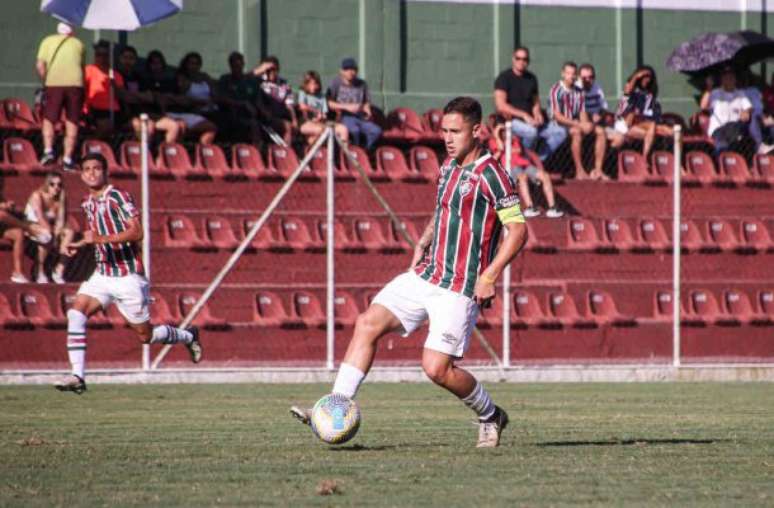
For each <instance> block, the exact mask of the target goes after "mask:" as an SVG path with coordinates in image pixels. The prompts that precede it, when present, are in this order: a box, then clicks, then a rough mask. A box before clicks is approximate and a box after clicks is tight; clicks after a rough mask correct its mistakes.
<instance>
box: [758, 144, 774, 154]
mask: <svg viewBox="0 0 774 508" xmlns="http://www.w3.org/2000/svg"><path fill="white" fill-rule="evenodd" d="M773 150H774V145H767V144H766V143H761V145H760V146H759V147H758V153H759V154H761V155H765V154H767V153H769V152H771V151H773Z"/></svg>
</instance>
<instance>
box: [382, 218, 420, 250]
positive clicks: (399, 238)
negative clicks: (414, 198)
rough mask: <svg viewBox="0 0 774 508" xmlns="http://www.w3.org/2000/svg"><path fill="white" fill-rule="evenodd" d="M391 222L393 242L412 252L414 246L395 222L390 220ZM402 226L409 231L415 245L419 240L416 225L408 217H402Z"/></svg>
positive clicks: (391, 238)
mask: <svg viewBox="0 0 774 508" xmlns="http://www.w3.org/2000/svg"><path fill="white" fill-rule="evenodd" d="M389 223H390V240H391V241H392V243H393V244H395V245H396V246H398V247H399V248H400V249H402V250H404V251H406V252H411V251H412V250H413V249H414V248H413V247H412V246H411V245H410V244H409V242H408V241H406V237H405V236H404V235H403V234H402V233H401V231H400V230H399V228H398V226H397V225H396V224H395V222H394V221H392V220H390V221H389ZM400 227H401V228H403V229H404V230H405V231H406V233H408V235H409V238H411V240H412V241H413V242H414V245H416V243H417V241H418V240H419V231H417V227H416V225H415V224H414V223H413V222H412V221H410V220H408V219H401V221H400Z"/></svg>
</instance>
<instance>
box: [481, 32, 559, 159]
mask: <svg viewBox="0 0 774 508" xmlns="http://www.w3.org/2000/svg"><path fill="white" fill-rule="evenodd" d="M528 66H529V49H527V48H525V47H518V48H516V49H515V50H514V51H513V56H512V57H511V68H510V69H506V70H504V71H503V72H501V73H500V74H499V75H498V76H497V79H495V83H494V88H495V90H494V103H495V110H496V111H497V113H498V114H499V115H500V116H502V117H503V118H506V119H510V120H513V122H512V123H511V125H512V127H511V128H512V129H513V133H514V134H515V135H516V136H519V137H520V138H521V140H522V142H523V143H524V146H525V147H526V148H528V149H530V150H532V149H533V148H534V147H535V142H536V141H537V138H538V137H540V138H541V139H543V140H544V141H545V144H544V145H543V146H542V147H541V148H540V152H539V154H540V158H541V159H542V160H545V159H546V158H547V157H548V156H549V155H551V153H553V152H554V150H556V149H557V148H559V146H560V145H561V144H562V143H563V142H564V140H565V138H566V137H567V133H566V132H565V130H564V129H563V128H561V127H560V126H558V125H556V124H555V123H548V124H546V122H545V118H544V117H543V112H542V111H541V109H540V96H539V94H538V80H537V78H536V77H535V75H534V74H532V73H531V72H529V71H528V70H527V67H528Z"/></svg>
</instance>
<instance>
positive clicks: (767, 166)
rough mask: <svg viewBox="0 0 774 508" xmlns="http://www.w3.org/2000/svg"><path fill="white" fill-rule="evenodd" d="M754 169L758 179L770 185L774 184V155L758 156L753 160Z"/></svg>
mask: <svg viewBox="0 0 774 508" xmlns="http://www.w3.org/2000/svg"><path fill="white" fill-rule="evenodd" d="M753 169H754V170H755V177H756V179H758V180H760V181H763V182H767V183H770V184H772V183H774V155H772V154H759V155H756V156H755V158H754V159H753Z"/></svg>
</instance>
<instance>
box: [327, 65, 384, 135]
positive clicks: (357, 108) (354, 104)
mask: <svg viewBox="0 0 774 508" xmlns="http://www.w3.org/2000/svg"><path fill="white" fill-rule="evenodd" d="M357 70H358V69H357V62H356V61H355V59H354V58H345V59H344V60H342V61H341V69H340V70H339V75H338V76H336V77H335V78H333V80H332V81H331V83H330V85H328V90H327V92H326V94H325V95H326V97H327V98H328V106H329V107H330V108H331V109H332V110H333V111H335V112H336V113H337V114H339V115H341V123H343V124H344V126H345V127H346V128H347V132H349V137H350V139H351V140H352V142H353V143H355V144H358V145H361V146H363V145H364V146H365V147H366V149H369V150H370V149H371V148H373V146H374V144H375V143H376V141H377V140H378V139H379V137H380V136H381V135H382V129H381V127H379V126H378V125H376V124H375V123H374V122H373V121H372V120H373V117H374V115H373V112H372V111H371V97H370V95H369V94H368V84H367V83H366V82H365V81H363V80H362V79H360V78H359V77H357Z"/></svg>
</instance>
